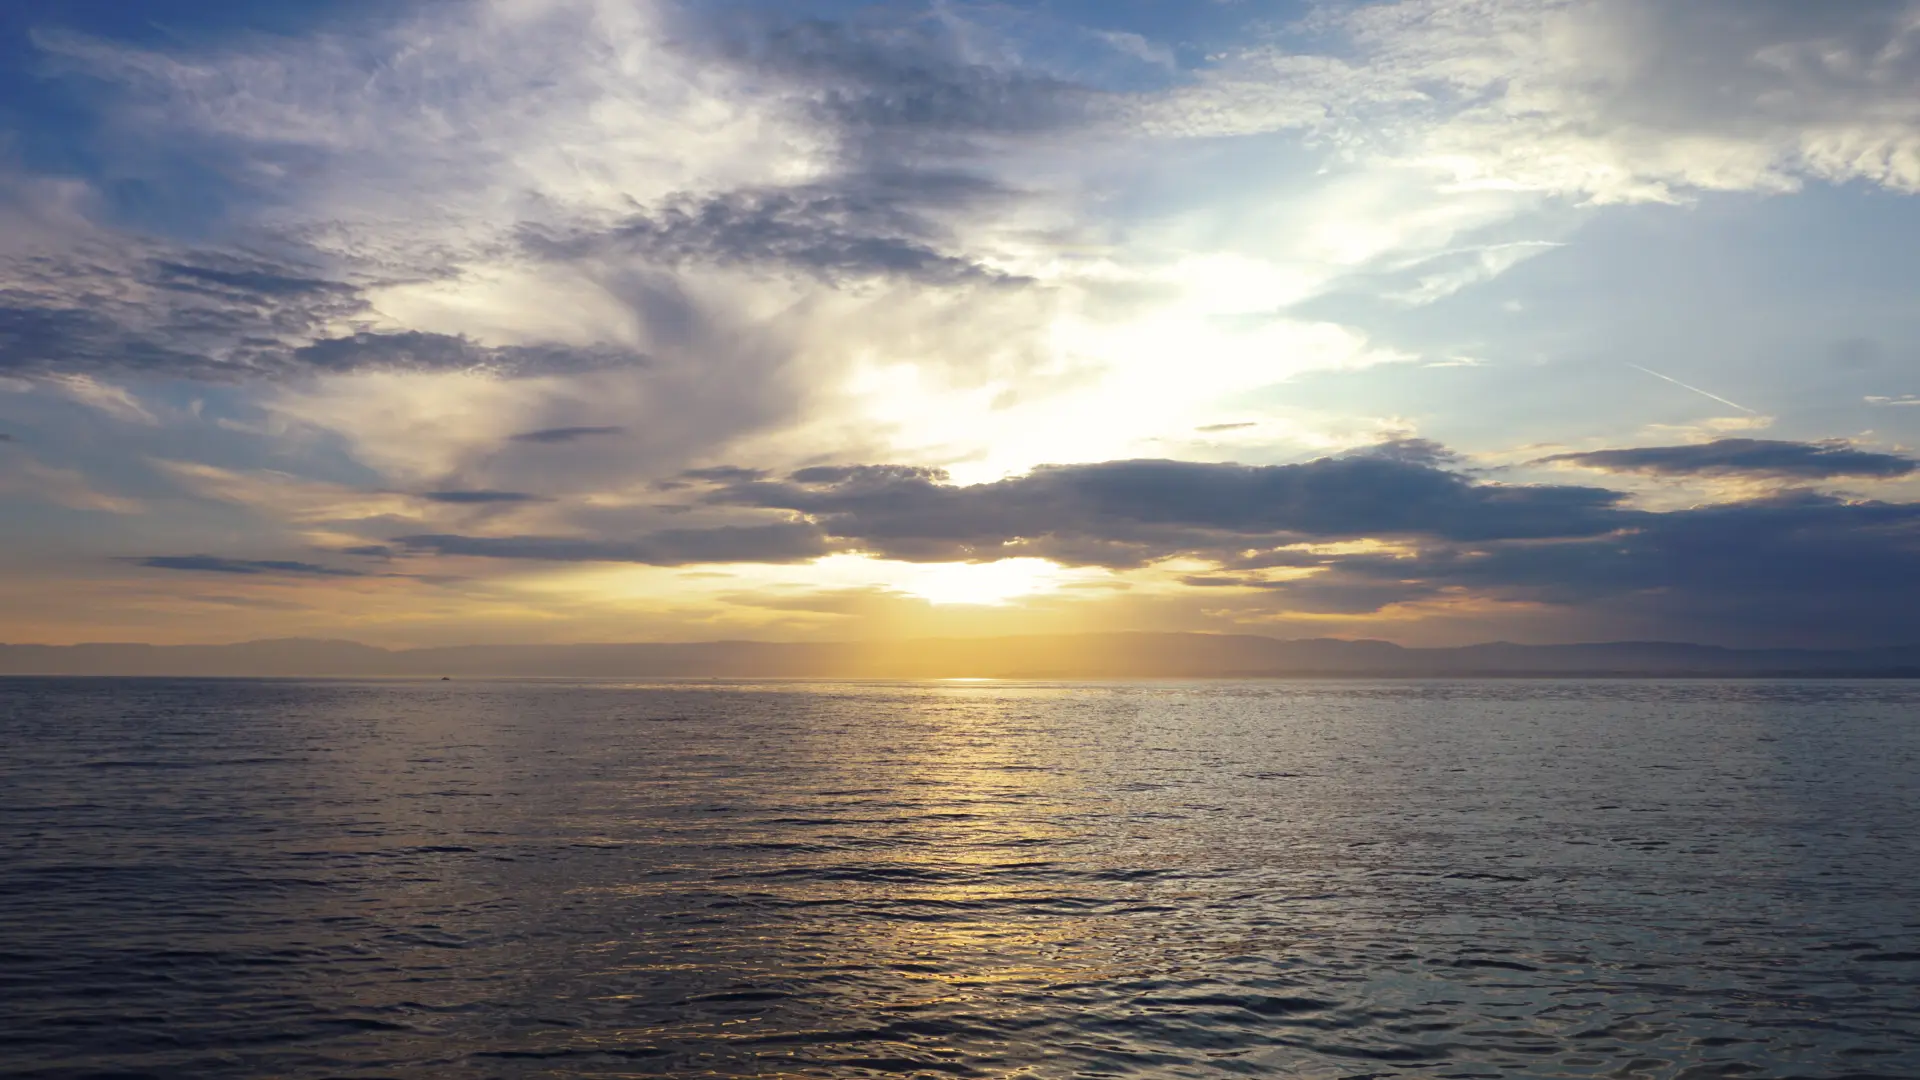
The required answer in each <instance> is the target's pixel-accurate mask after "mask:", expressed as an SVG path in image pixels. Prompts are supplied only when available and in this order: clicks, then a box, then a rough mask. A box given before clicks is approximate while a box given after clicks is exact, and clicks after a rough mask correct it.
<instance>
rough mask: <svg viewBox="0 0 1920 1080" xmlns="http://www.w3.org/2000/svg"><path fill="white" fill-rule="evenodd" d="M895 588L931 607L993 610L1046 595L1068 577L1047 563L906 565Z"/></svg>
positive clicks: (1017, 560) (1043, 561) (1028, 560)
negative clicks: (973, 605)
mask: <svg viewBox="0 0 1920 1080" xmlns="http://www.w3.org/2000/svg"><path fill="white" fill-rule="evenodd" d="M901 571H902V573H901V575H900V578H899V580H897V581H896V582H895V583H894V588H895V589H897V590H899V591H900V592H902V593H905V594H906V595H908V596H917V597H919V598H920V599H922V600H925V601H926V602H928V603H930V604H940V605H948V604H976V605H982V606H988V607H995V606H999V605H1002V604H1006V603H1009V602H1011V601H1014V600H1017V599H1019V598H1021V597H1023V596H1032V595H1034V594H1036V593H1049V592H1053V591H1054V590H1056V589H1058V588H1059V587H1060V586H1061V585H1062V584H1064V583H1065V582H1067V581H1068V580H1069V579H1070V577H1071V575H1070V574H1069V572H1068V571H1067V570H1066V569H1065V568H1064V567H1061V566H1059V565H1057V564H1055V563H1052V562H1049V561H1048V560H1046V559H1001V560H1000V561H998V562H981V563H958V562H956V563H907V564H901Z"/></svg>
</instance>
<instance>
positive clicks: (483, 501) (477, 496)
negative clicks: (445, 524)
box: [420, 491, 543, 506]
mask: <svg viewBox="0 0 1920 1080" xmlns="http://www.w3.org/2000/svg"><path fill="white" fill-rule="evenodd" d="M420 497H421V498H423V499H427V500H429V501H431V502H437V503H451V504H454V505H457V506H492V505H498V504H502V503H530V502H541V501H543V500H542V499H541V497H540V496H538V495H529V494H527V493H526V492H524V491H429V492H425V493H423V494H422V495H421V496H420Z"/></svg>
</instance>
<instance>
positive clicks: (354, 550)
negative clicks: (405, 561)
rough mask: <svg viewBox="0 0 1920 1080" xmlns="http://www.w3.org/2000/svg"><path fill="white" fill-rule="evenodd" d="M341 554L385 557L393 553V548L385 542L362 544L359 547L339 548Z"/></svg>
mask: <svg viewBox="0 0 1920 1080" xmlns="http://www.w3.org/2000/svg"><path fill="white" fill-rule="evenodd" d="M340 554H342V555H362V556H365V557H367V558H373V559H385V558H390V557H392V555H393V549H392V548H390V547H388V546H387V545H385V544H362V545H361V546H359V547H350V548H341V549H340Z"/></svg>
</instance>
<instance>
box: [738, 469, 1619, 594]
mask: <svg viewBox="0 0 1920 1080" xmlns="http://www.w3.org/2000/svg"><path fill="white" fill-rule="evenodd" d="M1432 453H1434V451H1433V450H1432V449H1431V448H1428V447H1421V446H1412V447H1410V446H1409V445H1407V444H1398V443H1396V444H1390V445H1389V446H1387V447H1385V448H1384V449H1383V452H1381V453H1378V454H1364V455H1354V456H1349V457H1341V458H1323V459H1321V460H1318V461H1312V462H1307V463H1304V464H1300V465H1265V466H1248V465H1231V464H1226V465H1221V464H1207V463H1201V462H1184V461H1153V460H1150V461H1110V462H1102V463H1098V464H1090V465H1059V466H1047V467H1043V468H1040V469H1036V470H1034V471H1033V472H1032V473H1030V474H1028V475H1026V476H1021V477H1015V478H1011V479H1007V480H1001V481H998V482H996V483H992V484H981V485H976V486H973V487H955V486H953V485H951V484H948V483H946V482H945V477H944V476H943V475H942V474H941V473H939V472H938V471H937V470H930V469H922V468H912V467H902V466H873V465H864V466H826V467H816V468H810V469H802V470H800V471H799V472H796V473H794V474H793V475H792V476H791V477H789V478H788V479H787V480H785V481H767V480H749V481H743V482H737V483H729V484H723V485H721V486H719V487H718V488H717V489H716V490H715V491H713V492H712V493H710V494H709V495H708V496H707V498H708V500H709V501H711V502H714V503H720V504H726V505H734V506H753V507H761V508H766V509H778V510H784V511H789V512H795V513H801V514H805V515H807V516H808V517H810V518H812V519H813V520H815V521H818V522H819V523H820V524H821V526H822V527H823V528H825V529H826V530H827V531H828V532H829V533H831V534H832V535H834V536H836V537H841V538H844V539H847V540H851V541H855V542H858V543H859V544H861V545H862V546H863V547H865V548H866V549H868V550H872V551H875V552H877V553H880V554H885V555H889V556H893V557H898V558H906V559H926V560H939V559H955V558H964V559H978V558H999V557H1004V556H1005V555H1008V554H1016V553H1017V554H1032V555H1046V556H1048V557H1053V558H1059V559H1062V560H1064V561H1071V562H1083V563H1099V564H1104V565H1114V566H1126V565H1138V564H1141V563H1146V562H1152V561H1155V560H1157V559H1163V558H1167V557H1170V556H1173V555H1176V554H1204V553H1227V552H1235V551H1239V550H1241V549H1244V548H1247V547H1249V546H1252V545H1254V544H1255V543H1256V542H1258V543H1267V542H1268V541H1275V542H1284V541H1285V540H1287V539H1293V540H1339V539H1356V538H1362V537H1427V538H1434V539H1440V540H1448V541H1481V540H1513V539H1550V538H1552V539H1562V538H1570V537H1587V536H1599V535H1604V534H1607V533H1610V532H1614V531H1617V530H1620V529H1624V528H1629V527H1631V526H1633V525H1634V524H1636V523H1637V522H1638V521H1639V519H1640V518H1641V517H1643V516H1644V515H1643V514H1641V513H1640V512H1638V511H1633V510H1628V509H1625V508H1623V507H1622V506H1621V505H1620V503H1621V501H1622V496H1621V495H1620V494H1619V493H1617V492H1613V491H1607V490H1604V489H1601V488H1591V487H1573V486H1547V485H1524V486H1523V485H1501V484H1484V483H1476V482H1474V481H1472V480H1471V479H1469V478H1467V477H1465V476H1462V475H1460V474H1457V473H1454V472H1449V471H1447V470H1446V469H1443V468H1440V467H1437V466H1436V465H1433V464H1430V463H1427V462H1425V461H1422V460H1419V458H1420V457H1421V456H1422V455H1431V454H1432ZM1269 546H1271V545H1269ZM1016 549H1017V550H1016Z"/></svg>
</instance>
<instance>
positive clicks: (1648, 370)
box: [1627, 364, 1760, 416]
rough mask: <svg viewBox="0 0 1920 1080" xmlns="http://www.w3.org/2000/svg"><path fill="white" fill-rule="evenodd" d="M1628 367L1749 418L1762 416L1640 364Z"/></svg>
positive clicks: (1757, 412)
mask: <svg viewBox="0 0 1920 1080" xmlns="http://www.w3.org/2000/svg"><path fill="white" fill-rule="evenodd" d="M1627 366H1628V367H1630V368H1632V369H1634V370H1635V371H1644V372H1646V373H1647V374H1649V375H1651V376H1653V377H1654V378H1656V379H1665V380H1667V381H1668V382H1670V383H1672V384H1673V385H1675V386H1678V387H1680V388H1682V389H1685V390H1691V391H1693V392H1694V393H1696V394H1699V395H1700V396H1701V397H1710V398H1712V399H1713V400H1715V401H1717V402H1719V403H1720V404H1722V405H1731V406H1733V407H1734V408H1736V409H1739V410H1740V411H1741V412H1743V413H1746V414H1747V415H1749V416H1759V415H1760V410H1758V409H1749V408H1747V407H1746V406H1745V405H1742V404H1740V403H1739V402H1737V401H1728V400H1727V399H1726V398H1723V397H1721V396H1720V395H1719V394H1710V393H1708V392H1706V391H1705V390H1702V389H1700V388H1699V387H1697V386H1690V385H1688V384H1687V383H1683V382H1681V381H1680V380H1679V379H1676V378H1674V377H1673V376H1671V375H1662V374H1660V373H1659V372H1657V371H1655V370H1653V369H1652V368H1643V367H1641V366H1640V365H1639V364H1628V365H1627Z"/></svg>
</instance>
